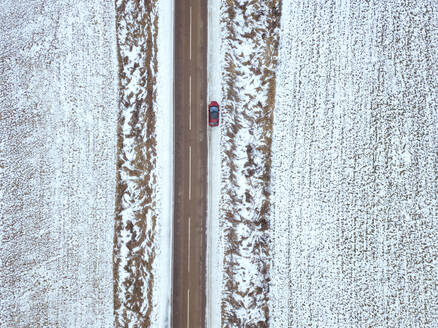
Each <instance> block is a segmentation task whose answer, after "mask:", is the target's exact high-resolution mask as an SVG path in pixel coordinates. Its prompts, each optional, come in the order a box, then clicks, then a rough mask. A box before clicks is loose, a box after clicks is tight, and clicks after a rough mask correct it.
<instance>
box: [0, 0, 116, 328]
mask: <svg viewBox="0 0 438 328" xmlns="http://www.w3.org/2000/svg"><path fill="white" fill-rule="evenodd" d="M114 21H115V19H114V4H113V2H107V1H73V2H72V1H63V0H56V1H55V0H46V1H9V0H3V1H1V2H0V22H1V23H0V81H1V83H0V245H1V246H0V326H1V327H5V328H9V327H112V326H113V322H114V317H113V287H112V286H113V273H112V268H113V264H112V247H113V228H114V202H115V199H114V190H115V155H116V129H117V124H116V122H117V111H118V110H117V93H118V88H117V57H116V42H115V25H114Z"/></svg>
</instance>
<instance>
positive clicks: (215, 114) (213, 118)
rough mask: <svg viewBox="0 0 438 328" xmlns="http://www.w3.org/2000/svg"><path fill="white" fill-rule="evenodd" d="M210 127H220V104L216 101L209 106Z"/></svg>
mask: <svg viewBox="0 0 438 328" xmlns="http://www.w3.org/2000/svg"><path fill="white" fill-rule="evenodd" d="M208 125H210V126H218V125H219V104H218V103H217V102H216V101H212V102H211V103H210V105H208Z"/></svg>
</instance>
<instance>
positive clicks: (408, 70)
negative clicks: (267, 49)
mask: <svg viewBox="0 0 438 328" xmlns="http://www.w3.org/2000/svg"><path fill="white" fill-rule="evenodd" d="M437 22H438V2H436V1H411V2H409V1H396V0H391V1H357V2H355V1H352V2H350V1H307V0H303V1H283V9H282V22H281V34H280V50H279V67H278V70H277V98H276V109H275V115H274V137H273V152H272V153H273V181H272V186H273V204H274V205H275V206H274V213H273V221H272V222H273V230H272V232H273V235H272V245H273V268H272V271H271V281H272V286H271V292H270V294H271V295H272V296H271V298H270V309H271V326H272V327H304V326H310V325H311V326H316V327H337V328H338V327H437V326H438V302H437V299H438V284H437V280H438V271H437V268H438V238H437V236H438V190H437V187H438V185H437V178H436V177H437V176H438V153H437V149H438V148H437V147H438V99H437V97H438V90H437V87H438V77H437V72H438V61H437V59H438V51H437V49H438V48H437V46H438V26H437Z"/></svg>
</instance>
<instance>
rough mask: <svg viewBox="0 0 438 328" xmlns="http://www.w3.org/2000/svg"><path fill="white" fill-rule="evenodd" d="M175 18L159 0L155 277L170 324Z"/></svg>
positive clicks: (162, 317) (161, 317)
mask: <svg viewBox="0 0 438 328" xmlns="http://www.w3.org/2000/svg"><path fill="white" fill-rule="evenodd" d="M173 19H174V4H173V1H172V0H159V1H158V54H157V55H158V74H157V154H158V156H157V184H158V186H159V187H158V188H157V189H158V190H157V193H158V204H159V213H160V220H159V233H160V234H159V240H158V242H159V244H160V250H159V253H158V260H157V262H158V263H157V281H156V290H157V292H156V308H157V309H156V313H157V321H156V322H155V323H154V325H153V327H157V328H161V327H169V325H170V316H171V303H172V300H171V296H172V293H171V291H172V258H173V256H172V249H173V248H172V247H173V244H172V227H173V91H174V89H173V81H174V80H173V30H174V29H173V27H174V26H173Z"/></svg>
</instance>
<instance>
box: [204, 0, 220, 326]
mask: <svg viewBox="0 0 438 328" xmlns="http://www.w3.org/2000/svg"><path fill="white" fill-rule="evenodd" d="M219 12H220V0H209V1H208V55H207V67H208V69H207V74H208V76H207V82H208V91H207V103H210V101H213V100H216V101H219V102H221V101H222V89H221V87H222V79H221V74H222V68H223V58H222V49H221V48H222V33H221V24H220V15H218V14H217V13H219ZM207 135H208V180H207V181H208V197H207V199H208V204H207V208H208V214H207V238H208V239H207V261H206V263H207V270H206V272H207V283H206V286H207V290H206V299H207V302H206V307H207V308H206V311H205V312H206V320H205V322H206V325H207V328H215V327H221V300H222V276H223V274H222V272H223V260H224V258H223V256H224V251H223V244H222V240H221V236H222V233H221V230H220V225H219V200H220V195H221V193H220V190H221V187H220V185H221V174H220V172H221V159H220V152H221V148H220V147H221V144H220V137H221V128H220V127H215V128H210V127H207Z"/></svg>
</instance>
